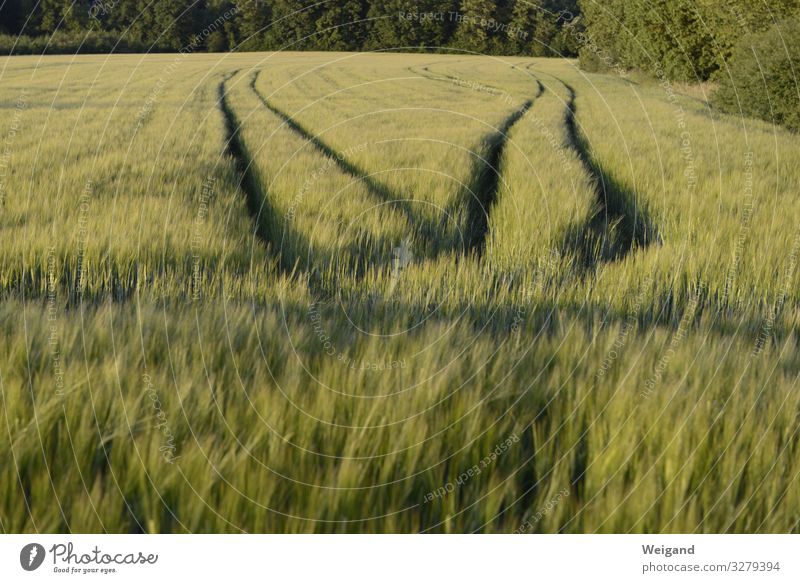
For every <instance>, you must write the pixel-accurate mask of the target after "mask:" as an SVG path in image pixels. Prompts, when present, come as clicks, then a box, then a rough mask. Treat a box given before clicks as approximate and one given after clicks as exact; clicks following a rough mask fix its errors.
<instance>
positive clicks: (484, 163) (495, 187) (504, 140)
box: [464, 99, 533, 256]
mask: <svg viewBox="0 0 800 583" xmlns="http://www.w3.org/2000/svg"><path fill="white" fill-rule="evenodd" d="M532 105H533V99H529V100H528V101H526V102H525V103H523V104H522V106H521V107H520V108H518V109H517V110H516V111H514V112H513V113H512V114H511V115H510V116H508V117H507V118H506V119H505V120H504V121H503V123H502V124H501V125H500V127H499V128H497V131H495V132H493V133H491V134H489V135H487V136H484V138H483V146H482V150H483V151H484V152H485V154H484V155H479V154H475V153H473V155H474V156H477V158H478V160H477V162H476V164H475V166H474V167H473V169H472V174H471V177H470V180H469V184H468V186H467V188H466V193H465V194H466V196H467V202H466V205H467V232H466V237H465V241H464V245H465V247H466V250H467V251H468V252H470V253H475V254H476V255H478V256H481V255H483V252H484V250H485V248H486V237H487V236H488V234H489V214H490V213H491V210H492V207H493V206H494V204H495V203H496V202H497V194H498V191H499V189H500V179H501V175H500V165H501V163H502V160H503V153H504V152H505V149H506V145H507V144H508V134H509V132H510V131H511V128H513V127H514V125H515V124H516V123H517V122H518V121H519V120H520V119H522V117H523V116H524V115H525V114H526V113H527V112H528V110H529V109H530V108H531V106H532Z"/></svg>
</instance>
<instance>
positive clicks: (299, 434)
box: [0, 53, 800, 533]
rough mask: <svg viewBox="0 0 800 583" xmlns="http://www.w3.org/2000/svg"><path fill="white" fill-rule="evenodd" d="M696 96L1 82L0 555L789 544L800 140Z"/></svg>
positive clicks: (376, 79)
mask: <svg viewBox="0 0 800 583" xmlns="http://www.w3.org/2000/svg"><path fill="white" fill-rule="evenodd" d="M706 100H707V95H706V94H705V88H704V87H703V86H697V85H695V86H682V85H677V84H670V83H667V82H663V83H659V82H657V81H645V80H643V79H636V78H629V77H620V76H617V75H598V74H587V73H584V72H582V71H580V70H579V69H578V68H577V65H576V63H575V62H573V61H569V60H559V59H533V58H499V57H488V56H470V55H466V54H464V55H422V54H417V55H399V54H355V53H352V54H351V53H278V54H270V53H263V54H256V53H250V54H247V53H245V54H231V55H226V56H222V55H188V54H176V55H129V56H111V57H105V56H75V57H69V56H65V57H54V56H53V57H13V58H3V59H0V140H2V142H1V143H0V145H1V146H2V148H1V149H0V205H1V206H0V225H1V226H0V241H1V242H0V293H1V294H2V302H1V303H0V326H1V327H2V342H0V425H1V426H2V430H0V529H2V532H43V533H51V532H74V533H82V532H110V533H130V532H148V533H157V532H206V533H216V532H242V531H246V532H276V533H284V532H287V533H295V532H296V533H305V532H356V533H406V532H447V533H461V532H486V533H513V532H517V533H540V532H545V533H555V532H564V533H585V532H646V533H657V532H703V533H708V532H713V533H718V532H735V533H756V532H795V533H797V532H800V481H799V480H798V474H799V473H800V435H799V434H798V431H799V430H800V392H798V382H797V381H798V375H800V350H798V348H799V347H798V344H799V343H800V337H799V335H798V323H799V321H800V303H799V302H800V269H798V254H800V223H799V222H798V217H800V196H798V194H799V193H800V191H799V190H798V183H800V137H799V136H797V135H795V134H792V133H789V132H788V131H785V130H782V129H779V128H776V127H774V126H772V125H769V124H766V123H763V122H760V121H752V120H744V119H741V118H738V117H730V116H726V115H722V114H719V113H717V112H715V111H714V110H712V109H711V108H710V107H709V106H708V105H707V101H706Z"/></svg>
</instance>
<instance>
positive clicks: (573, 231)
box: [561, 81, 662, 271]
mask: <svg viewBox="0 0 800 583" xmlns="http://www.w3.org/2000/svg"><path fill="white" fill-rule="evenodd" d="M561 83H562V84H563V85H564V87H565V88H566V89H567V91H568V92H569V100H568V102H567V107H566V112H565V114H564V125H565V127H566V131H567V139H568V142H569V145H570V147H571V148H572V149H573V151H574V152H575V153H576V155H577V157H578V159H579V160H580V161H581V164H582V165H583V167H584V169H585V171H586V173H587V174H588V175H589V176H590V177H591V180H592V185H593V189H594V191H595V193H596V195H597V211H596V212H594V213H593V214H592V215H591V216H590V217H589V218H588V219H587V220H586V221H584V222H582V223H579V224H574V225H572V226H571V227H569V228H568V229H567V233H566V234H565V236H564V241H563V243H562V249H563V252H564V253H565V254H568V255H572V256H574V257H575V258H576V259H577V264H578V265H579V266H580V267H581V268H583V269H584V270H586V271H588V270H591V269H593V268H595V267H596V266H597V264H598V263H604V262H609V261H618V260H621V259H624V258H625V256H626V255H628V253H631V252H632V251H635V250H636V249H644V248H646V247H648V246H649V245H651V244H653V243H656V244H661V242H662V241H661V236H660V235H659V234H658V231H657V229H656V226H655V224H654V223H653V221H652V219H651V218H650V217H649V215H648V213H647V211H646V209H644V208H643V207H642V206H640V205H639V204H638V203H637V196H636V193H635V192H633V191H632V190H630V189H629V188H627V187H626V186H625V185H623V184H621V183H620V182H619V181H617V180H615V179H614V178H613V177H612V176H610V175H609V174H608V173H607V172H606V170H605V169H604V168H603V166H602V165H601V164H600V163H598V162H597V161H596V160H595V158H594V157H593V156H592V154H591V147H590V145H589V144H588V142H587V141H586V139H585V138H584V137H583V135H582V134H581V132H580V130H579V129H578V126H577V122H576V119H575V90H574V89H573V88H572V87H571V86H570V85H568V84H567V83H565V82H563V81H561Z"/></svg>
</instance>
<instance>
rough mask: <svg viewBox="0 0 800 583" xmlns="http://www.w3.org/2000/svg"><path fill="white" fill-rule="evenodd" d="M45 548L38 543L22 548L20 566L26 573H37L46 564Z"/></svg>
mask: <svg viewBox="0 0 800 583" xmlns="http://www.w3.org/2000/svg"><path fill="white" fill-rule="evenodd" d="M44 555H45V552H44V547H43V546H42V545H40V544H38V543H31V544H29V545H25V546H24V547H22V550H21V551H20V552H19V564H20V565H22V568H23V569H25V570H26V571H35V570H36V569H38V568H39V567H41V566H42V563H43V562H44Z"/></svg>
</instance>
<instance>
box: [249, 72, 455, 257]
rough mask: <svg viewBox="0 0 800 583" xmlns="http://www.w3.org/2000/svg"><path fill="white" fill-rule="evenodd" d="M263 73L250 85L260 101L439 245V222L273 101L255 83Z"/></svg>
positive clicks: (420, 233)
mask: <svg viewBox="0 0 800 583" xmlns="http://www.w3.org/2000/svg"><path fill="white" fill-rule="evenodd" d="M260 74H261V70H258V71H256V72H255V73H254V74H253V75H252V76H251V78H250V88H251V89H252V91H253V93H254V94H255V95H256V97H258V99H259V101H260V102H261V104H262V105H263V106H264V107H265V108H267V109H268V110H269V111H270V112H272V113H273V114H274V115H276V116H277V117H278V118H280V119H281V120H282V121H283V123H284V124H286V126H287V127H289V129H291V130H292V131H293V132H295V133H296V134H297V135H299V136H300V137H301V138H303V140H305V141H306V142H308V143H310V144H311V145H312V146H313V147H314V148H315V149H316V150H317V151H318V152H319V153H320V154H322V155H323V156H325V157H326V158H328V159H330V160H332V161H333V162H334V163H335V164H336V166H337V167H338V168H339V170H341V171H342V172H343V173H345V174H347V175H348V176H350V177H351V178H353V179H354V180H356V181H359V182H361V183H363V184H364V185H365V187H366V188H367V191H368V192H369V193H370V194H371V195H372V196H373V197H374V198H375V199H376V200H378V201H379V202H380V203H382V204H387V203H388V204H390V205H392V206H393V207H395V208H397V209H398V210H399V211H400V212H401V213H402V214H403V215H404V216H405V218H406V221H408V223H409V225H410V226H411V227H412V228H413V229H415V230H416V231H417V232H418V234H419V236H420V237H421V238H422V239H423V240H424V241H425V242H426V243H427V244H428V245H429V246H430V247H432V248H434V249H435V248H437V246H438V239H439V233H440V231H441V229H440V227H439V225H438V223H434V222H433V221H430V220H428V219H426V218H424V217H421V216H420V215H419V214H418V213H415V212H414V210H413V209H412V207H411V205H410V204H409V202H410V200H409V198H404V197H403V196H401V195H399V194H398V193H396V192H394V191H392V190H391V189H390V188H388V187H387V186H385V185H384V184H381V183H380V182H379V181H377V180H375V179H374V178H373V177H372V176H371V175H370V173H369V172H367V171H365V170H364V169H363V168H360V167H359V166H358V165H356V164H354V163H353V162H351V161H350V160H348V159H347V157H346V156H345V155H344V154H343V153H342V152H339V151H337V150H336V149H335V148H334V147H332V146H331V145H329V144H328V143H327V142H325V141H324V140H323V139H322V138H320V137H319V135H316V134H314V133H312V132H311V131H310V130H308V129H307V128H305V127H304V126H303V125H302V124H301V123H300V122H298V121H297V120H296V119H295V118H293V117H292V116H290V115H289V114H287V113H286V112H285V111H283V110H281V109H280V108H279V107H277V106H276V105H274V104H273V103H271V102H270V101H269V100H268V99H267V98H266V97H265V96H264V95H263V94H262V93H261V92H260V91H259V90H258V88H257V87H256V81H257V80H258V76H259V75H260Z"/></svg>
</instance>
